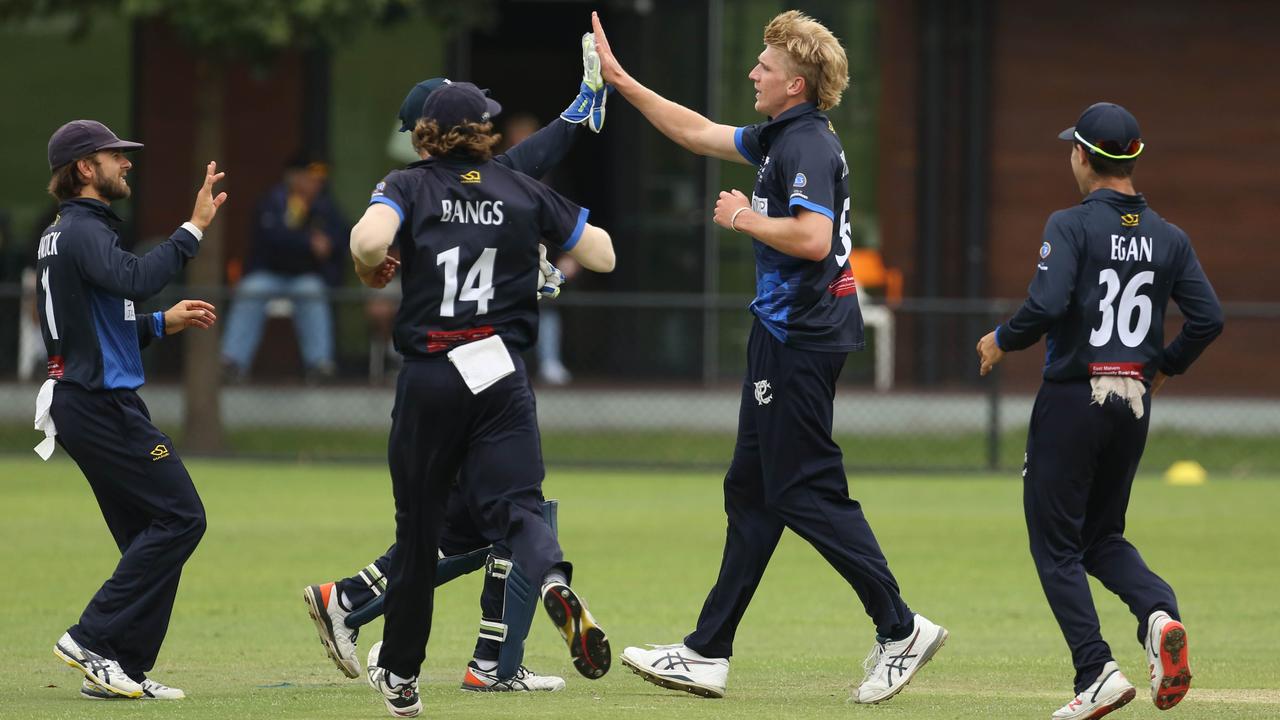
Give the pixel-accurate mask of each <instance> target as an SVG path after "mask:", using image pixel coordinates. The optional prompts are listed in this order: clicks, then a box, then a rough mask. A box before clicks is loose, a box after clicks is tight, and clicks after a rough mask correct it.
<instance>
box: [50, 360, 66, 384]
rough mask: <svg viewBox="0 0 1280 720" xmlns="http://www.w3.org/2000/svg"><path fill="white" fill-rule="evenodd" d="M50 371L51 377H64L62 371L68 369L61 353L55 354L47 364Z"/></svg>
mask: <svg viewBox="0 0 1280 720" xmlns="http://www.w3.org/2000/svg"><path fill="white" fill-rule="evenodd" d="M45 368H46V369H47V370H48V371H49V377H51V378H54V379H57V378H61V377H62V373H63V371H64V370H66V368H67V366H66V363H65V362H63V360H62V356H61V355H54V356H52V357H50V358H49V362H48V363H47V364H46V365H45Z"/></svg>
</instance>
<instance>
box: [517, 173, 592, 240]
mask: <svg viewBox="0 0 1280 720" xmlns="http://www.w3.org/2000/svg"><path fill="white" fill-rule="evenodd" d="M528 187H530V188H531V189H532V191H533V193H534V200H535V201H536V202H537V205H538V230H539V231H540V234H541V235H542V237H544V238H546V239H547V240H549V241H551V243H552V244H554V245H556V246H557V247H559V248H560V249H561V250H564V251H565V252H568V251H569V250H572V249H573V248H574V246H575V245H577V244H578V240H579V239H581V237H582V231H583V230H584V229H586V227H587V216H588V215H589V214H590V213H591V211H590V210H587V209H586V208H584V207H579V206H578V205H576V204H575V203H573V202H572V201H570V200H568V199H566V198H565V197H564V196H563V195H561V194H560V193H558V192H556V191H555V190H552V189H551V188H549V187H547V186H546V185H543V184H541V183H539V182H536V181H531V182H529V183H528Z"/></svg>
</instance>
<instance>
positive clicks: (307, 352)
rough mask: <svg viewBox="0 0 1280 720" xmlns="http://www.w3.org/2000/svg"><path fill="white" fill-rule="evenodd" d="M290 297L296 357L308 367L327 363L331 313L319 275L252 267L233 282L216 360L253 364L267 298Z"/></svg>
mask: <svg viewBox="0 0 1280 720" xmlns="http://www.w3.org/2000/svg"><path fill="white" fill-rule="evenodd" d="M275 298H288V299H290V300H292V301H293V327H294V331H295V332H296V333H297V335H298V347H299V349H300V350H301V352H302V362H303V363H304V364H305V365H306V366H307V367H308V368H314V367H321V366H330V367H332V365H333V317H332V314H331V313H330V312H329V290H328V288H327V287H325V284H324V280H322V279H321V278H320V276H319V275H280V274H278V273H273V272H267V271H265V270H257V271H254V272H251V273H249V274H248V275H245V276H244V279H243V280H241V281H240V284H239V285H238V286H237V287H236V293H235V297H234V302H233V303H232V305H231V314H230V315H229V316H228V317H227V331H226V332H225V333H224V334H223V335H222V359H223V360H224V361H225V362H229V363H231V364H233V365H235V366H236V368H237V369H239V370H240V371H241V372H244V371H247V370H248V369H249V367H250V366H251V365H252V364H253V356H254V355H255V354H256V353H257V352H258V343H259V342H261V341H262V328H263V326H265V325H266V321H267V301H269V300H273V299H275Z"/></svg>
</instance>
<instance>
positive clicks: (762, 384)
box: [755, 380, 773, 405]
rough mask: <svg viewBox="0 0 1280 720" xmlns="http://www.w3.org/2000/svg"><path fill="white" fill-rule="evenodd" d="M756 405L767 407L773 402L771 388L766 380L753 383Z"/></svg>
mask: <svg viewBox="0 0 1280 720" xmlns="http://www.w3.org/2000/svg"><path fill="white" fill-rule="evenodd" d="M755 393H756V404H757V405H768V404H769V403H771V402H773V386H772V385H770V384H769V381H768V380H757V381H756V382H755Z"/></svg>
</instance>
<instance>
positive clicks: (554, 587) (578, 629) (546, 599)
mask: <svg viewBox="0 0 1280 720" xmlns="http://www.w3.org/2000/svg"><path fill="white" fill-rule="evenodd" d="M542 606H543V607H544V608H546V610H547V615H548V616H549V617H550V618H551V622H553V623H555V625H556V629H557V630H559V631H560V636H561V637H563V638H564V641H565V643H566V644H568V646H569V655H570V656H571V657H572V658H573V666H574V667H575V668H577V669H578V672H579V673H581V674H582V676H583V677H585V678H587V679H590V680H599V679H600V678H602V677H604V675H605V673H607V672H609V663H610V660H611V657H612V656H611V654H610V652H609V638H608V637H606V636H605V634H604V630H602V629H600V626H599V625H597V624H596V620H595V618H593V617H591V611H590V610H587V605H586V603H584V602H583V601H582V598H580V597H578V594H577V593H575V592H574V591H573V588H571V587H569V586H568V585H565V584H564V583H562V582H550V583H547V584H546V585H543V586H542Z"/></svg>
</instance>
